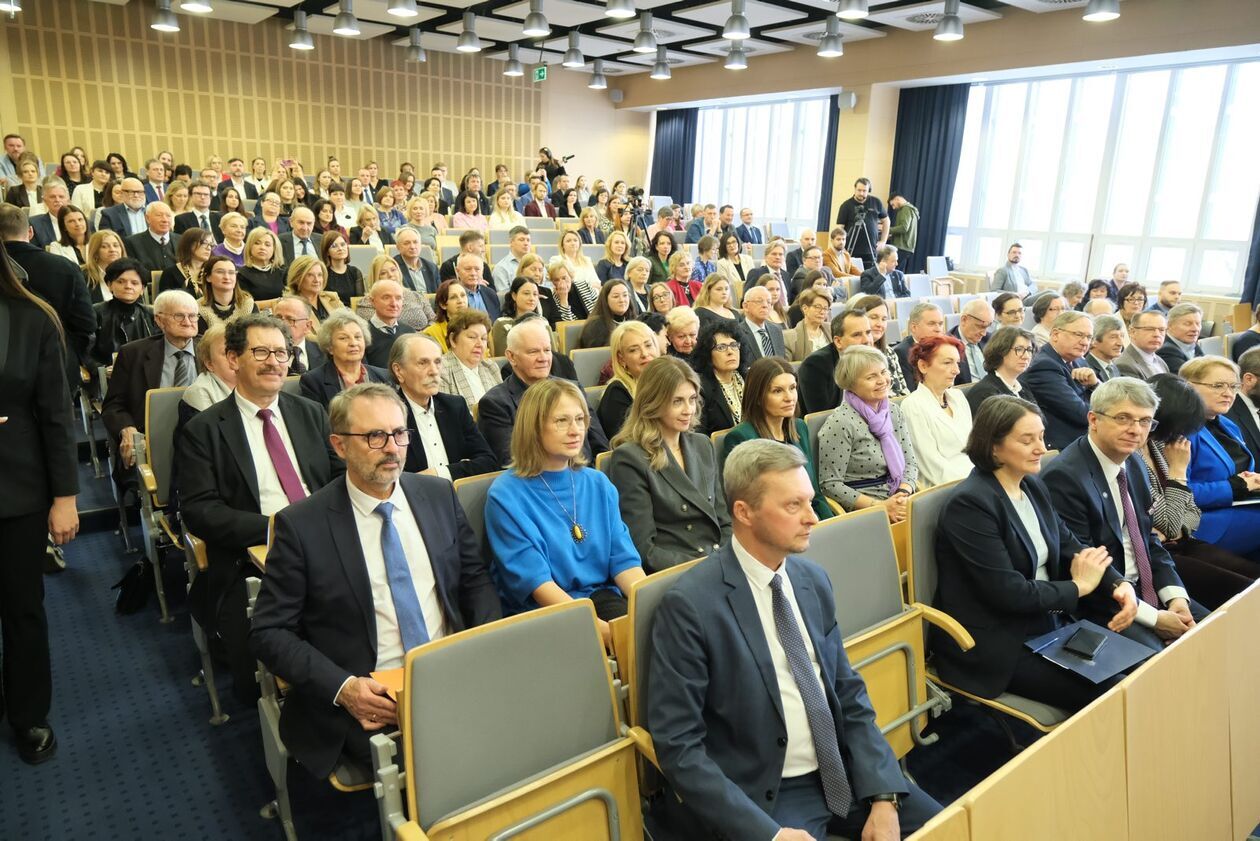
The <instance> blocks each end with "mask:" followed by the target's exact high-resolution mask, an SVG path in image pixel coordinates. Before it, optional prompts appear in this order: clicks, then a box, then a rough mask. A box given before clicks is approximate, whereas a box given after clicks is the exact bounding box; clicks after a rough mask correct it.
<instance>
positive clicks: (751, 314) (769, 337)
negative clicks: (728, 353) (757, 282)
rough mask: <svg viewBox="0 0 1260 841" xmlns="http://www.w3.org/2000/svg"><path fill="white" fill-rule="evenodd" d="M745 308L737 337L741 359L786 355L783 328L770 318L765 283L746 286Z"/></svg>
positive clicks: (750, 361)
mask: <svg viewBox="0 0 1260 841" xmlns="http://www.w3.org/2000/svg"><path fill="white" fill-rule="evenodd" d="M742 309H743V313H744V320H743V321H742V322H740V324H739V325H738V326H739V335H738V336H737V337H736V338H738V339H739V344H740V353H741V354H742V356H741V361H746V362H747V364H748V365H751V364H752V363H753V362H754V361H755V360H758V359H761V358H762V357H763V356H784V355H785V352H784V344H783V328H782V327H780V326H779V325H777V324H775V323H774V322H773V321H771V320H770V290H769V289H767V288H766V287H764V286H752V287H749V288H748V289H746V290H745V291H744V300H743V304H742ZM741 367H746V366H741Z"/></svg>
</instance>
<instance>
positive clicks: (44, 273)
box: [0, 204, 96, 391]
mask: <svg viewBox="0 0 1260 841" xmlns="http://www.w3.org/2000/svg"><path fill="white" fill-rule="evenodd" d="M30 235H31V230H30V225H28V224H27V221H26V214H24V213H23V212H22V209H21V208H19V207H17V206H15V205H12V204H0V239H3V240H4V246H5V249H6V250H7V251H8V252H9V257H10V258H12V260H13V262H14V263H15V264H17V267H18V268H19V269H20V272H19V274H24V275H25V277H24V281H25V283H26V287H27V288H28V289H30V290H31V291H32V292H34V293H35V294H36V295H38V296H39V297H41V298H43V299H44V300H45V301H47V302H48V303H49V304H50V305H51V306H52V308H53V309H55V310H56V311H57V315H58V316H59V317H60V318H61V326H62V327H63V328H64V329H65V331H66V350H67V353H66V382H67V383H69V384H70V386H71V387H72V391H73V390H76V389H77V388H78V384H79V360H81V359H87V357H88V349H89V348H90V347H91V346H92V336H93V334H95V333H96V313H95V311H94V310H93V309H92V300H91V298H89V297H88V291H87V285H86V284H85V283H84V282H83V275H82V274H81V273H80V272H79V268H78V266H76V265H75V264H74V263H71V262H70V261H69V260H67V259H65V258H64V257H58V256H57V255H56V254H49V253H48V252H47V251H44V250H43V249H42V248H38V247H36V246H34V245H32V244H31V243H30V242H29V241H28V238H29V237H30Z"/></svg>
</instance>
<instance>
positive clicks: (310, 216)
mask: <svg viewBox="0 0 1260 841" xmlns="http://www.w3.org/2000/svg"><path fill="white" fill-rule="evenodd" d="M289 224H290V225H292V226H293V230H291V231H286V232H285V233H283V234H281V235H280V251H281V252H283V254H284V264H285V265H286V266H287V265H289V264H290V263H292V262H293V260H294V258H296V257H300V256H302V253H303V248H302V245H303V243H305V244H306V251H307V253H308V254H309V255H310V256H311V257H318V256H319V244H320V243H321V242H322V241H323V239H324V235H323V234H319V233H316V232H315V214H314V213H312V212H311V210H310V208H308V207H298V208H295V209H294V210H293V215H292V216H290V217H289Z"/></svg>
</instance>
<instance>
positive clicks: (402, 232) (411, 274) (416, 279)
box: [394, 228, 442, 295]
mask: <svg viewBox="0 0 1260 841" xmlns="http://www.w3.org/2000/svg"><path fill="white" fill-rule="evenodd" d="M394 244H395V245H397V246H398V254H397V255H395V257H394V262H395V263H397V264H398V270H399V271H400V272H402V280H403V286H405V287H406V288H408V289H411V290H414V291H416V292H419V293H420V294H421V295H424V294H426V293H429V292H437V290H438V286H439V285H441V282H442V281H441V278H440V277H439V276H438V267H437V264H436V263H434V262H433V261H432V260H429V259H427V258H426V257H425V256H424V255H422V254H421V253H420V248H421V243H420V234H419V233H418V232H417V231H416V229H415V228H399V229H398V233H396V234H394Z"/></svg>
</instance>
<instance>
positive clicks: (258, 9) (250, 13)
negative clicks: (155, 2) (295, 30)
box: [171, 0, 278, 24]
mask: <svg viewBox="0 0 1260 841" xmlns="http://www.w3.org/2000/svg"><path fill="white" fill-rule="evenodd" d="M210 5H211V7H213V9H214V11H213V12H210V13H209V14H203V13H197V12H185V11H184V10H183V9H181V8H180V7H179V0H174V2H173V3H171V11H172V12H174V13H175V14H177V15H183V16H184V17H190V18H201V19H203V20H230V21H234V22H236V23H250V24H254V23H261V22H262V21H264V20H266V19H267V18H269V17H271V16H272V15H274V14H276V12H277V11H278V10H277V9H276V8H275V7H274V6H254V5H251V4H249V3H234V2H232V0H211V3H210Z"/></svg>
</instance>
